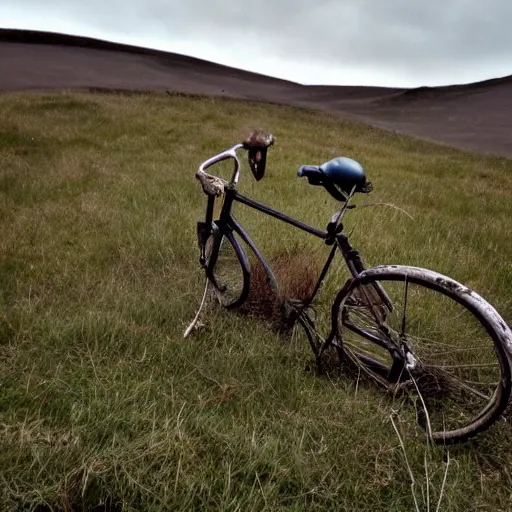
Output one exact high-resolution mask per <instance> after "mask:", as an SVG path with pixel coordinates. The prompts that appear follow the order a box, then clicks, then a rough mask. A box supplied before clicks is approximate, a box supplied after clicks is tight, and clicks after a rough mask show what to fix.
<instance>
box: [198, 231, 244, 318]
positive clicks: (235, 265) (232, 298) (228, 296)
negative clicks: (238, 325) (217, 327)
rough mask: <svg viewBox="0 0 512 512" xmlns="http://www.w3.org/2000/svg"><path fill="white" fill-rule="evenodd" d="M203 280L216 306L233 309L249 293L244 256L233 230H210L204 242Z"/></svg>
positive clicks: (241, 302)
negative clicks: (208, 285)
mask: <svg viewBox="0 0 512 512" xmlns="http://www.w3.org/2000/svg"><path fill="white" fill-rule="evenodd" d="M205 256H206V263H205V268H206V277H207V278H208V280H209V281H210V284H211V285H212V288H213V291H214V294H215V296H216V298H217V300H218V301H219V303H220V305H221V306H223V307H224V308H226V309H234V308H236V307H239V306H240V305H242V304H243V303H244V302H245V300H246V299H247V296H248V294H249V286H250V271H249V263H248V260H247V256H246V255H245V253H244V252H243V250H242V249H241V247H240V245H239V244H238V242H237V241H236V238H235V236H234V234H233V231H231V230H229V231H227V232H222V231H220V230H219V229H217V230H216V231H214V232H213V233H212V234H211V235H210V237H209V238H208V240H207V241H206V248H205Z"/></svg>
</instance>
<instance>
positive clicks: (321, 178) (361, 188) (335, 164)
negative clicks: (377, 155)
mask: <svg viewBox="0 0 512 512" xmlns="http://www.w3.org/2000/svg"><path fill="white" fill-rule="evenodd" d="M297 174H298V176H300V177H302V176H305V177H306V178H308V182H309V183H310V184H311V185H322V186H323V187H324V188H325V189H326V190H327V191H328V192H329V193H330V194H331V195H332V196H333V197H334V198H335V199H337V200H338V201H345V200H346V197H345V195H344V194H342V193H341V192H344V193H345V194H350V192H352V189H353V188H354V187H355V191H356V192H363V193H365V194H367V193H368V192H370V191H371V190H372V185H371V183H370V182H369V181H367V180H366V174H365V172H364V169H363V166H362V165H361V164H360V163H359V162H357V161H356V160H352V158H346V157H342V156H341V157H337V158H333V159H332V160H329V161H328V162H325V163H324V164H322V165H320V166H317V165H303V166H302V167H301V168H300V169H299V172H298V173H297ZM339 189H340V190H341V192H340V190H339Z"/></svg>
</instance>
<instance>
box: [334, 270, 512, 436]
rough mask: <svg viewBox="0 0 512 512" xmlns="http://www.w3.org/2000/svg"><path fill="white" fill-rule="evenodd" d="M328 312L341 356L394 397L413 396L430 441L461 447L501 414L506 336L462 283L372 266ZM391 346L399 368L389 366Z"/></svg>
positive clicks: (511, 337) (507, 382)
mask: <svg viewBox="0 0 512 512" xmlns="http://www.w3.org/2000/svg"><path fill="white" fill-rule="evenodd" d="M382 290H384V291H385V298H386V300H383V296H382ZM388 299H389V300H388ZM333 311H334V312H335V315H336V316H335V325H336V331H337V332H336V335H337V338H338V340H340V342H341V344H342V349H343V354H344V356H345V357H346V358H347V359H348V360H349V361H350V362H352V363H355V364H357V365H358V367H359V368H360V369H362V370H363V371H364V372H365V373H366V374H367V375H369V376H370V377H372V378H373V379H374V380H376V381H377V382H379V383H381V384H383V385H384V386H386V387H387V388H388V389H390V390H391V389H392V390H393V391H394V392H395V393H396V392H397V391H400V390H402V391H406V395H407V396H411V395H414V400H415V403H416V411H417V419H418V422H419V424H420V425H421V426H422V427H423V428H424V429H425V430H426V431H427V433H428V434H429V437H431V439H432V440H434V441H435V442H438V443H451V442H457V441H463V440H465V439H467V438H469V437H471V436H473V435H475V434H477V433H478V432H481V431H482V430H485V429H486V428H488V427H489V426H490V425H491V424H492V423H494V422H495V421H496V420H497V419H498V418H499V416H500V415H501V414H502V413H503V411H504V410H505V408H506V406H507V404H508V401H509V397H510V393H511V368H510V365H511V363H510V357H511V356H510V351H511V347H512V333H511V331H510V329H509V328H508V327H507V326H506V324H505V322H504V321H503V320H502V319H501V317H500V316H499V315H498V313H497V312H496V311H495V310H494V308H493V307H492V306H491V305H490V304H488V303H487V302H486V301H484V300H483V299H482V298H481V297H480V296H479V295H477V294H476V293H474V292H472V291H471V290H469V289H468V288H466V287H464V286H463V285H461V284H459V283H457V282H456V281H453V280H452V279H450V278H447V277H445V276H443V275H441V274H438V273H435V272H432V271H429V270H424V269H419V268H415V267H402V266H390V267H376V268H374V269H370V270H367V271H365V272H363V273H362V274H361V275H360V276H359V277H358V278H356V279H355V280H354V281H353V282H352V283H350V284H349V285H347V287H346V288H345V289H344V290H342V291H341V292H340V294H339V295H338V297H337V298H336V301H335V308H334V310H333ZM390 347H395V354H399V355H401V360H402V364H398V365H396V364H395V366H393V357H392V352H393V351H392V350H390ZM395 359H396V357H395ZM399 359H400V357H399ZM397 368H398V369H399V374H396V370H397ZM393 373H395V375H394V376H393ZM390 381H391V382H390ZM393 381H394V382H393Z"/></svg>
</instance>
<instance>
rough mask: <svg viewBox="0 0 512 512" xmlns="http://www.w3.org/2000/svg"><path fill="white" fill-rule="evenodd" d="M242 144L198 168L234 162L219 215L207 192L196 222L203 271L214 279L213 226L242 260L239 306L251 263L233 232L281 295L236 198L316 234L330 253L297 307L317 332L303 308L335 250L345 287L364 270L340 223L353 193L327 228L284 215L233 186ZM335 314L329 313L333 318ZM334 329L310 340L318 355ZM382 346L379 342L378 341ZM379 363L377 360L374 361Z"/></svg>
mask: <svg viewBox="0 0 512 512" xmlns="http://www.w3.org/2000/svg"><path fill="white" fill-rule="evenodd" d="M241 147H242V145H241V144H237V145H235V146H233V147H232V148H230V149H228V150H226V151H224V152H223V153H220V154H219V155H216V156H214V157H212V158H210V159H209V160H207V161H206V162H204V163H203V164H202V165H201V166H200V168H199V171H204V169H206V168H208V167H210V166H211V165H214V164H216V163H218V162H220V161H223V160H226V159H230V158H232V159H234V161H235V166H234V170H233V174H232V177H231V181H230V183H229V184H227V185H226V186H225V187H224V202H223V205H222V209H221V211H220V215H219V219H218V220H216V221H213V211H214V204H215V196H212V195H209V196H208V202H207V207H206V215H205V221H204V223H198V238H199V241H200V246H201V257H200V263H201V265H202V266H203V267H204V268H205V270H206V274H207V276H208V278H209V279H210V280H211V281H212V282H213V283H215V276H214V267H215V264H216V260H217V255H218V252H219V249H220V239H219V243H218V244H217V245H216V247H214V248H213V249H212V253H211V256H210V259H209V261H208V263H206V258H205V244H206V240H207V239H208V237H209V236H210V235H211V234H212V229H218V230H219V232H220V233H221V234H222V235H223V236H225V237H227V238H228V240H229V242H230V243H231V245H232V246H233V249H234V251H235V253H236V256H237V259H238V261H239V262H240V264H241V267H242V271H243V291H242V293H241V295H240V297H239V299H238V300H237V301H236V302H234V303H232V304H231V305H230V306H229V308H230V309H231V308H236V307H239V306H241V305H242V304H243V303H244V302H245V301H246V299H247V298H248V296H249V290H250V279H251V270H250V264H249V259H248V257H247V254H246V253H245V251H244V250H243V248H242V247H241V246H240V244H239V242H238V240H237V239H236V237H235V236H234V234H233V233H236V234H237V235H238V236H239V237H240V238H241V240H242V241H243V242H244V243H245V244H247V245H248V246H249V248H250V249H251V251H252V252H253V254H254V255H255V257H256V259H257V260H258V261H259V262H260V263H261V265H262V266H263V268H264V269H265V272H266V274H267V276H268V280H269V284H270V286H271V288H272V290H273V292H274V294H275V295H276V297H280V291H279V284H278V282H277V279H276V277H275V275H274V273H273V271H272V269H271V267H270V265H269V264H268V262H267V261H266V260H265V258H264V256H263V255H262V254H261V252H260V250H259V249H258V247H257V246H256V244H255V243H254V241H253V240H252V239H251V237H250V236H249V234H248V233H247V231H246V230H245V229H244V227H243V226H242V225H241V224H240V223H239V222H238V221H237V220H236V219H235V218H234V217H233V215H232V210H233V205H234V203H235V202H238V203H241V204H244V205H245V206H247V207H249V208H251V209H254V210H257V211H259V212H261V213H263V214H265V215H268V216H270V217H274V218H276V219H278V220H279V221H281V222H285V223H287V224H290V225H292V226H294V227H296V228H297V229H300V230H301V231H304V232H307V233H309V234H311V235H313V236H316V237H317V238H320V239H322V240H323V241H324V243H325V244H326V245H331V246H332V249H331V251H330V252H329V255H328V256H327V259H326V261H325V263H324V265H323V267H322V270H321V272H320V275H319V277H318V280H317V282H316V284H315V287H314V289H313V292H312V294H311V296H310V297H308V298H307V299H306V300H305V301H302V302H301V304H300V308H299V309H297V308H296V310H297V311H299V312H300V313H303V318H302V319H303V321H304V322H305V323H307V324H308V329H310V330H313V331H315V335H318V333H316V330H315V326H314V322H313V321H312V320H311V318H310V317H309V316H308V315H307V314H305V311H306V310H307V308H308V307H309V306H310V305H311V303H312V302H313V300H314V299H315V297H316V295H317V293H318V291H319V290H320V287H321V286H322V283H323V281H324V279H325V277H326V275H327V272H328V271H329V268H330V266H331V264H332V262H333V260H334V257H335V255H336V252H337V251H339V253H340V254H341V255H342V257H343V260H344V261H345V264H346V266H347V268H348V270H349V272H350V274H351V276H352V277H351V278H349V280H348V281H347V282H346V283H345V286H344V287H343V288H345V287H346V286H348V285H349V284H350V283H351V282H352V281H353V280H354V279H356V278H357V277H358V276H359V275H360V274H361V273H362V272H363V271H364V270H365V266H364V263H363V260H362V258H361V256H360V254H359V251H358V250H356V249H355V248H353V247H352V245H351V244H350V242H349V240H348V237H347V236H346V235H344V234H343V224H342V222H341V221H342V218H343V214H344V213H345V211H346V210H347V209H348V208H351V207H352V208H353V206H350V204H349V203H350V200H351V198H352V197H353V192H354V191H352V193H351V194H349V196H348V198H347V201H346V202H345V203H344V204H343V206H342V207H341V209H340V210H339V211H337V212H336V213H335V214H334V215H333V216H332V217H331V220H330V222H329V223H328V224H327V228H326V230H321V229H318V228H315V227H313V226H310V225H309V224H306V223H304V222H302V221H300V220H298V219H294V218H293V217H290V216H289V215H286V214H285V213H283V212H281V211H279V210H277V209H275V208H272V207H270V206H268V205H266V204H264V203H262V202H260V201H257V200H255V199H252V198H250V197H247V196H245V195H243V194H241V193H239V192H238V191H237V190H236V185H237V183H238V179H239V176H240V162H239V160H238V157H237V155H236V151H237V150H238V149H240V148H241ZM377 292H378V293H379V295H380V297H381V298H382V300H383V301H384V303H386V304H391V303H390V300H389V298H388V297H387V294H386V292H385V291H384V290H383V289H377ZM334 308H335V304H333V313H334ZM334 316H335V315H334V314H333V315H332V317H333V319H334ZM335 333H336V327H335V324H334V320H333V322H332V325H331V330H330V333H329V334H328V336H327V338H326V339H325V340H324V341H323V343H322V348H321V349H320V351H319V352H317V351H315V349H314V346H313V343H311V339H310V344H311V347H312V349H313V351H314V352H315V355H316V356H317V357H318V356H319V353H321V352H322V351H323V350H324V349H325V348H326V347H327V346H329V345H330V344H332V342H333V340H334V337H335ZM309 336H312V334H311V332H310V333H308V337H309ZM379 344H380V345H381V346H382V343H379ZM384 348H386V349H387V350H388V351H389V352H390V354H392V356H393V359H394V360H396V367H397V368H399V367H402V366H403V361H404V359H403V357H402V356H401V354H399V353H398V352H397V350H396V347H395V346H393V345H391V344H388V345H386V346H384ZM375 363H376V364H377V365H378V362H375Z"/></svg>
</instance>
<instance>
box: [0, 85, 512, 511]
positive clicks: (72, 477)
mask: <svg viewBox="0 0 512 512" xmlns="http://www.w3.org/2000/svg"><path fill="white" fill-rule="evenodd" d="M0 118H1V119H2V124H1V127H0V220H1V229H2V236H1V237H0V382H1V387H0V430H1V433H0V481H1V485H0V504H1V507H0V509H1V510H6V511H7V510H19V509H23V507H25V509H27V510H36V509H37V510H40V511H42V510H66V511H69V510H126V511H129V510H133V511H135V510H199V509H204V510H244V511H246V510H255V511H256V510H257V511H261V510H273V511H274V510H306V509H307V510H375V511H377V510H383V511H392V510H394V511H403V510H413V509H414V506H415V505H414V498H413V496H412V495H411V489H410V473H409V471H408V468H407V467H406V464H405V461H404V454H403V452H402V448H401V446H400V443H399V440H398V439H397V436H396V433H395V430H394V427H393V424H392V422H391V421H390V402H389V401H388V399H387V398H386V397H385V396H384V395H382V393H381V392H380V391H378V390H375V389H373V388H372V387H369V386H366V385H364V384H363V383H359V382H358V381H357V380H351V379H343V378H340V379H329V378H327V377H318V376H316V375H315V372H314V371H312V366H311V356H310V355H308V353H307V351H306V350H303V349H300V348H297V349H295V348H294V346H291V345H290V344H289V343H287V342H285V341H283V339H281V338H280V337H279V336H277V335H276V334H275V333H273V332H272V331H271V330H270V329H269V328H268V327H267V326H266V325H265V324H264V323H262V322H260V321H259V320H258V319H257V318H247V317H243V316H239V315H233V314H229V313H226V312H223V311H219V310H218V309H213V308H212V309H210V315H209V317H208V322H207V325H206V326H205V328H204V329H203V330H200V331H198V332H197V333H196V334H195V335H194V337H192V338H191V339H187V340H185V341H183V339H182V332H183V329H184V327H185V326H186V325H187V323H188V322H189V321H190V320H191V319H192V317H193V315H194V313H195V308H196V307H197V305H198V303H199V301H200V298H201V292H202V285H203V282H202V276H201V274H200V272H199V270H198V264H197V258H198V254H197V249H196V242H195V222H196V221H197V220H198V219H200V218H201V216H202V215H203V210H204V196H203V195H202V193H201V191H200V187H199V186H198V183H197V182H196V181H195V180H194V178H193V176H194V172H195V169H196V167H197V165H198V164H199V163H200V162H201V161H202V160H205V159H206V158H207V157H209V156H211V155H212V154H214V153H217V152H219V151H220V150H221V149H224V148H225V147H227V146H229V145H231V144H232V143H235V142H237V141H239V140H240V139H241V137H243V136H245V135H246V133H247V131H248V130H249V129H250V128H252V127H255V126H262V127H266V128H267V129H269V130H271V131H273V132H274V134H275V135H276V138H277V144H276V146H275V147H273V148H272V149H271V150H270V152H269V159H268V171H267V176H266V178H265V179H264V180H263V181H262V182H260V183H258V184H256V183H255V182H254V181H251V178H250V175H249V173H248V172H245V173H244V174H243V175H242V179H241V183H240V188H241V190H242V191H243V192H244V193H246V194H248V195H251V196H253V197H255V198H257V199H260V200H263V201H265V202H266V203H268V204H271V205H274V206H276V207H279V208H280V209H282V210H284V211H286V212H288V213H290V214H291V215H294V216H296V217H298V218H300V219H301V220H304V221H307V222H309V223H311V224H313V225H317V226H319V227H324V225H325V224H326V222H327V221H328V220H329V218H330V215H331V214H332V213H333V212H334V209H335V207H336V204H335V203H334V202H333V200H332V199H331V198H330V197H328V196H327V194H326V193H325V191H323V190H321V189H317V188H313V187H310V186H309V185H307V183H306V182H305V181H304V180H299V179H298V178H296V169H297V168H298V167H299V165H301V164H305V163H321V162H322V161H325V160H328V159H330V158H331V157H333V156H337V155H346V156H351V157H353V158H356V159H358V160H359V161H361V162H362V163H363V165H364V166H365V168H366V170H367V173H368V176H369V178H370V179H371V180H372V181H373V183H374V188H375V192H374V193H373V194H372V196H371V197H370V198H369V199H364V198H363V199H358V201H359V202H360V203H364V202H365V201H369V202H392V203H395V204H396V205H398V206H400V208H403V209H404V210H406V211H407V212H408V213H409V214H410V215H412V217H413V218H414V220H411V219H410V218H409V217H407V216H405V215H403V214H401V213H400V212H399V211H397V210H395V209H391V208H386V207H375V208H364V209H360V210H357V209H356V210H355V211H354V212H349V216H347V222H346V230H347V232H352V237H351V240H352V242H353V244H354V245H355V246H356V247H358V248H359V249H360V250H361V252H362V254H363V256H364V257H365V259H366V260H367V262H368V263H369V264H378V263H402V264H410V265H418V266H425V267H427V268H433V269H436V270H438V271H441V272H443V273H446V274H448V275H450V276H452V277H454V278H455V279H457V280H459V281H461V282H464V283H466V284H468V285H469V286H471V287H473V288H474V289H476V290H477V291H478V292H479V293H481V294H482V295H483V296H485V297H486V298H488V299H489V300H490V302H492V303H493V304H494V305H495V306H496V307H497V309H498V310H499V311H500V312H501V313H502V315H503V316H504V318H505V319H506V320H507V321H508V322H510V321H511V320H512V299H511V294H510V291H511V288H512V263H511V254H512V239H511V237H510V236H509V235H510V219H511V215H512V202H511V201H510V197H511V195H512V163H511V162H510V161H509V160H506V159H501V158H491V157H480V156H477V155H474V154H470V153H465V152H462V151H457V150H454V149H449V148H445V147H442V146H438V145H432V144H428V143H426V142H422V141H419V140H415V139H412V138H408V137H404V136H401V135H397V134H394V133H387V132H383V131H379V130H376V129H372V128H368V127H366V126H364V125H362V124H357V123H353V122H347V121H344V120H342V119H339V118H338V117H333V116H328V115H324V114H317V113H312V112H307V111H301V110H296V109H291V108H281V107H275V106H268V105H258V104H250V103H242V102H234V101H226V100H218V99H207V98H195V99H190V98H185V97H172V96H164V95H136V96H129V95H104V94H89V95H87V94H60V95H57V94H52V95H47V94H33V95H28V94H27V95H24V94H6V95H3V96H1V97H0ZM229 171H230V169H229V168H224V169H222V170H221V172H224V173H229ZM237 216H238V218H239V219H240V220H241V221H242V222H243V223H244V225H245V226H246V227H247V229H248V231H249V232H250V234H251V235H252V236H253V237H254V239H255V240H256V241H257V243H258V244H259V245H260V246H261V248H262V250H263V252H264V254H265V255H267V256H269V257H272V256H279V255H281V254H283V252H285V253H286V252H288V253H289V254H294V253H296V252H297V250H300V251H301V252H302V253H303V254H305V255H308V257H310V258H311V259H312V260H315V259H317V258H320V257H325V252H326V251H327V250H328V248H327V247H318V246H317V245H316V242H317V240H314V239H312V238H311V237H308V236H307V235H305V236H303V234H302V233H301V232H298V231H296V230H293V228H290V227H288V226H284V225H281V224H279V223H278V222H277V221H274V220H269V219H268V218H265V217H263V216H262V215H259V214H253V213H248V212H246V211H244V210H243V208H242V207H240V208H238V209H237ZM343 279H344V275H343V269H342V267H341V266H340V267H339V268H336V269H335V271H334V272H333V273H332V274H331V275H330V276H329V279H328V282H327V284H326V287H325V289H324V290H323V291H322V295H321V297H320V299H319V306H318V307H319V313H318V314H319V315H322V314H327V313H323V309H322V308H324V307H327V306H328V304H329V300H330V299H331V298H332V294H333V293H334V292H335V291H336V290H337V289H339V287H340V286H341V284H342V282H343ZM306 349H307V347H306ZM401 414H402V413H401ZM408 419H410V418H408V417H407V412H403V415H401V416H399V417H398V419H395V423H396V425H397V428H398V429H399V431H400V432H402V434H401V435H402V437H403V440H404V445H405V449H406V453H407V460H408V462H409V465H410V468H411V471H412V472H413V474H414V475H415V478H416V488H417V489H426V481H425V479H426V472H425V464H426V463H425V460H426V459H425V451H424V448H425V446H424V440H423V438H422V437H415V434H414V430H410V429H407V428H406V425H407V424H408V423H407V420H408ZM445 457H446V454H445V453H444V451H443V450H442V449H440V448H435V449H432V450H430V451H429V456H428V461H427V467H428V472H427V473H428V480H429V484H430V487H429V489H430V493H431V496H432V500H434V499H435V498H434V497H435V496H438V493H439V492H440V490H441V488H442V487H443V486H444V495H443V501H442V503H441V510H465V511H467V510H476V509H478V510H485V509H487V510H508V509H509V508H510V488H511V487H512V475H511V472H510V467H512V435H511V432H510V427H509V426H508V425H507V424H504V423H501V424H499V425H497V426H495V427H494V428H493V429H492V430H491V431H489V432H488V433H486V434H484V435H482V436H480V437H479V438H477V439H475V440H474V441H472V442H471V443H469V444H467V445H464V446H461V447H457V448H453V449H452V450H451V452H450V458H451V465H450V471H449V472H448V475H447V476H446V481H445V462H444V461H445ZM452 468H456V469H453V470H452ZM436 493H437V494H436ZM418 496H419V497H418ZM416 498H417V499H418V504H419V507H420V509H422V508H423V509H425V508H426V503H427V499H426V495H425V494H424V495H423V497H422V495H421V493H419V494H417V495H416ZM433 502H434V501H432V503H433Z"/></svg>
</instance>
